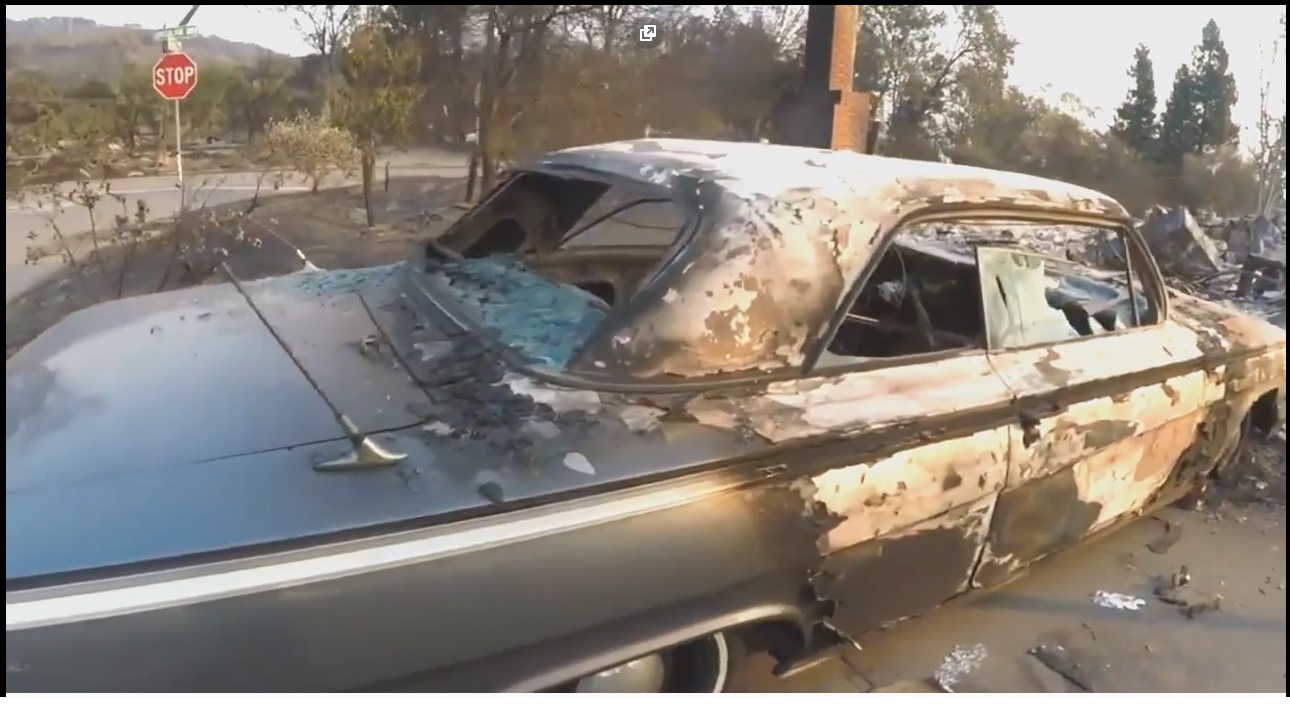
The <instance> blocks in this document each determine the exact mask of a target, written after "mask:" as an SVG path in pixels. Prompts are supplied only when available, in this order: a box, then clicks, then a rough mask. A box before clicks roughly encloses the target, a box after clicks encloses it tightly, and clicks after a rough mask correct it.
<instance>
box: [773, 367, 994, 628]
mask: <svg viewBox="0 0 1290 720" xmlns="http://www.w3.org/2000/svg"><path fill="white" fill-rule="evenodd" d="M907 360H908V362H906V363H904V364H900V365H897V366H892V367H883V368H877V369H862V368H858V369H856V370H855V371H853V372H850V373H847V374H845V375H842V376H839V377H834V378H832V379H830V380H828V381H824V382H821V381H817V380H807V381H802V382H798V383H783V384H780V387H778V388H776V389H775V390H774V391H773V392H772V393H771V394H770V395H771V396H770V398H769V399H770V400H771V401H772V402H774V403H776V404H777V405H778V406H780V407H784V406H789V407H794V408H796V412H795V413H793V415H794V416H795V420H793V421H788V420H787V419H786V418H785V417H784V416H783V415H781V416H780V417H779V418H778V419H775V420H769V419H768V422H767V426H765V427H763V428H762V432H770V433H773V432H776V431H775V430H772V429H770V428H769V424H770V422H774V423H775V424H776V426H777V427H778V428H779V432H781V433H783V435H781V438H782V439H785V440H787V439H791V438H790V437H789V435H790V434H791V433H794V432H809V433H811V434H815V433H820V434H823V433H836V432H846V433H849V434H851V435H853V437H852V438H851V439H848V440H845V441H840V442H832V443H830V444H828V445H826V446H823V447H819V448H815V449H813V450H812V451H811V452H810V453H809V454H808V455H806V456H805V457H802V456H800V455H799V457H798V459H797V460H796V461H794V462H792V463H791V464H790V467H792V468H793V471H794V473H799V472H800V473H801V474H802V475H803V477H802V479H801V480H799V484H800V485H799V486H800V488H801V492H802V493H803V494H804V496H806V497H808V499H809V500H810V502H812V503H813V504H814V505H815V507H817V508H818V509H819V510H820V511H821V512H822V513H825V514H827V516H828V517H829V518H830V522H829V523H828V525H829V526H830V527H827V528H823V529H822V532H821V535H820V537H819V541H818V549H819V551H820V554H821V555H822V557H823V565H822V568H821V572H820V573H819V574H818V575H817V576H816V578H815V579H814V581H813V585H814V587H815V589H816V591H817V592H818V593H819V594H820V596H821V597H824V598H826V599H828V600H830V601H832V602H833V603H834V608H835V609H834V613H833V618H832V621H833V622H834V624H835V625H836V626H837V627H839V628H841V629H843V630H845V631H846V632H850V633H859V632H863V631H866V630H871V629H875V628H878V627H881V626H883V625H885V624H888V623H891V622H894V621H897V620H900V619H902V618H905V617H910V616H913V615H918V614H921V613H923V612H925V611H927V610H930V609H932V608H934V607H936V606H937V605H939V604H940V603H942V602H944V601H945V600H946V599H948V598H950V597H953V596H954V595H957V594H959V593H960V592H962V591H963V590H965V589H966V588H967V587H968V586H969V584H970V581H971V578H972V571H973V568H974V567H975V566H976V564H977V561H978V558H979V556H980V552H981V549H982V547H983V544H984V540H985V535H986V531H987V529H988V527H989V523H990V516H991V511H992V509H993V506H994V501H995V498H996V497H997V495H998V492H999V491H1000V490H1001V489H1002V487H1003V486H1004V484H1005V482H1006V478H1007V462H1008V443H1009V438H1010V429H1009V427H1008V421H1007V418H1006V417H1004V416H1003V415H1001V414H1000V413H998V412H997V408H999V406H1000V405H1006V400H1007V397H1008V389H1007V387H1006V386H1004V385H1003V383H1002V382H1000V380H999V378H998V377H997V376H996V375H995V374H994V372H993V370H992V368H991V366H990V363H989V361H988V359H987V357H986V356H985V353H984V352H975V351H972V352H967V353H964V354H959V355H957V356H951V357H928V358H926V359H923V358H919V357H917V356H915V357H910V358H908V359H907Z"/></svg>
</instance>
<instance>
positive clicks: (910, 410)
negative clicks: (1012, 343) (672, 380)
mask: <svg viewBox="0 0 1290 720" xmlns="http://www.w3.org/2000/svg"><path fill="white" fill-rule="evenodd" d="M1011 399H1012V395H1011V393H1010V392H1009V390H1008V387H1007V386H1006V385H1004V384H1003V382H1002V381H1000V379H999V377H998V375H996V374H995V372H994V370H993V369H992V367H991V361H990V359H989V358H987V357H986V356H985V354H984V353H980V352H977V353H970V354H966V355H961V356H957V357H948V358H942V359H941V360H938V361H936V362H928V363H922V364H910V365H899V366H895V367H884V368H876V369H871V370H866V369H865V368H864V365H863V364H857V366H856V368H855V370H854V371H853V372H851V373H848V374H845V375H837V376H835V377H831V378H811V379H804V380H792V381H786V382H776V383H771V384H770V385H769V386H768V387H767V388H766V391H765V392H764V393H759V394H757V395H754V396H751V397H742V398H734V399H731V398H720V397H714V396H702V395H701V396H697V397H695V398H694V399H693V400H691V401H690V402H689V403H688V404H687V406H686V410H687V411H688V412H689V413H690V414H691V415H693V416H694V417H696V418H697V419H698V420H699V421H700V422H702V423H705V424H711V425H715V426H725V427H747V428H749V429H750V430H752V431H754V432H756V433H757V434H758V435H761V436H763V437H765V438H766V439H768V440H771V441H774V442H782V441H786V440H793V439H800V438H806V437H814V436H819V435H827V434H848V435H850V434H858V433H874V432H877V431H881V430H883V429H885V428H890V427H894V426H898V425H902V424H909V423H915V422H920V423H922V424H924V426H925V427H926V428H927V429H929V430H931V429H934V428H936V427H937V424H938V421H940V420H942V419H943V418H945V417H946V416H949V415H953V414H955V413H956V412H959V411H961V410H968V409H979V408H988V407H991V406H997V405H1003V404H1006V403H1008V402H1009V401H1011Z"/></svg>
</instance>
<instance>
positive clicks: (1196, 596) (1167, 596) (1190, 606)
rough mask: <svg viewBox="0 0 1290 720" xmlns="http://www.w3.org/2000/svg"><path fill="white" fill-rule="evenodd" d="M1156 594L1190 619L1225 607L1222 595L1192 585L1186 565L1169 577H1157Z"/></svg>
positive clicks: (1159, 598)
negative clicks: (1206, 591) (1203, 590)
mask: <svg viewBox="0 0 1290 720" xmlns="http://www.w3.org/2000/svg"><path fill="white" fill-rule="evenodd" d="M1155 595H1156V599H1157V600H1159V601H1160V602H1163V603H1165V604H1167V605H1172V606H1174V607H1176V608H1178V611H1179V612H1180V613H1182V615H1183V617H1185V618H1187V619H1188V620H1191V619H1194V618H1196V617H1197V616H1199V615H1202V614H1204V613H1207V612H1213V611H1215V610H1220V609H1222V607H1223V596H1222V595H1217V594H1214V593H1204V592H1201V591H1199V590H1197V589H1196V588H1195V587H1193V586H1192V584H1191V573H1190V572H1188V570H1187V566H1186V565H1184V566H1182V567H1181V568H1179V569H1178V571H1177V572H1175V573H1172V574H1171V575H1169V576H1168V577H1162V578H1157V580H1156V590H1155Z"/></svg>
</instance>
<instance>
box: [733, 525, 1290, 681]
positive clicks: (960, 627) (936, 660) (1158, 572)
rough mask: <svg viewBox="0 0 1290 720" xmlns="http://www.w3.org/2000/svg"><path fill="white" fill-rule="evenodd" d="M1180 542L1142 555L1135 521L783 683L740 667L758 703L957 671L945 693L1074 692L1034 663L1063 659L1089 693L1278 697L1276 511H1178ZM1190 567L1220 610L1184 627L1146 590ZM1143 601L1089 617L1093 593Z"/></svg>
mask: <svg viewBox="0 0 1290 720" xmlns="http://www.w3.org/2000/svg"><path fill="white" fill-rule="evenodd" d="M1164 517H1167V518H1168V519H1170V520H1172V521H1174V522H1177V523H1178V527H1180V528H1181V532H1182V534H1181V537H1180V538H1179V539H1178V541H1177V544H1176V545H1174V546H1173V547H1172V548H1170V549H1168V550H1167V552H1165V553H1163V554H1157V553H1155V552H1153V551H1151V550H1149V549H1148V548H1147V545H1148V544H1151V543H1152V542H1153V541H1155V540H1157V539H1159V538H1160V537H1161V536H1162V533H1163V526H1162V524H1161V523H1160V522H1159V521H1157V520H1144V521H1141V522H1138V523H1136V524H1134V525H1131V526H1129V527H1126V528H1124V529H1122V530H1120V531H1117V532H1115V533H1113V534H1111V535H1109V536H1107V537H1105V538H1103V539H1101V540H1098V541H1096V542H1094V543H1092V544H1091V545H1089V546H1087V547H1084V548H1079V549H1077V550H1074V551H1072V552H1069V553H1065V554H1063V555H1061V556H1058V557H1055V558H1052V559H1051V560H1050V561H1048V562H1045V563H1042V564H1041V565H1040V566H1039V567H1037V568H1036V569H1035V570H1033V571H1032V572H1031V573H1030V574H1028V575H1026V576H1024V577H1022V578H1021V579H1020V580H1018V581H1016V582H1014V583H1012V584H1010V585H1007V586H1006V587H1003V588H1001V589H999V590H996V591H994V592H993V593H990V594H987V595H983V596H979V597H976V598H970V599H967V601H959V602H956V603H951V604H950V605H948V606H946V607H943V608H941V609H939V610H936V611H933V612H931V613H929V614H928V615H927V616H925V617H922V618H916V619H913V620H909V621H906V622H905V623H902V624H900V625H897V626H896V627H895V628H893V629H891V630H888V631H885V632H879V633H873V634H872V635H870V636H868V637H862V638H860V639H859V641H860V644H861V646H862V648H863V650H862V651H860V652H852V651H848V652H847V653H846V654H845V655H843V657H842V658H841V659H840V660H833V661H829V662H826V663H823V664H821V665H817V666H815V667H813V668H810V669H809V670H806V671H803V672H802V673H800V674H798V675H795V676H793V677H791V678H788V679H786V680H774V679H773V678H771V677H770V676H769V674H768V668H769V662H768V661H761V662H759V663H755V664H754V665H753V666H752V667H750V668H749V670H748V672H749V673H750V677H749V681H750V684H751V685H752V687H753V689H754V691H756V692H873V691H881V692H937V690H934V689H932V686H931V684H930V683H928V682H927V679H928V678H930V677H932V676H933V675H935V674H936V673H937V671H938V669H942V668H947V669H948V668H949V666H951V665H955V664H956V663H955V662H954V659H956V658H957V659H958V660H959V661H960V662H959V663H957V664H958V665H959V666H960V670H961V672H959V673H957V679H958V680H959V683H958V685H956V686H955V687H954V691H955V692H1082V690H1081V689H1080V688H1079V687H1078V686H1076V685H1075V684H1074V683H1072V682H1071V681H1070V680H1068V679H1065V678H1063V677H1062V676H1061V675H1059V674H1058V673H1057V672H1054V671H1053V670H1052V669H1051V668H1050V667H1048V666H1047V665H1045V664H1044V663H1042V662H1040V661H1039V660H1037V659H1036V657H1035V656H1034V655H1033V654H1032V652H1031V651H1032V650H1033V649H1034V648H1036V647H1039V646H1049V647H1055V646H1061V647H1062V648H1063V649H1064V651H1065V653H1066V654H1067V656H1068V657H1069V659H1070V660H1071V661H1072V662H1073V663H1074V664H1075V666H1076V667H1074V668H1072V669H1071V670H1072V672H1071V674H1076V675H1078V676H1080V679H1082V681H1083V682H1084V683H1086V684H1088V685H1091V686H1092V689H1093V691H1094V692H1284V691H1285V689H1286V680H1285V671H1286V594H1285V579H1286V578H1285V571H1286V565H1285V559H1286V558H1285V552H1286V544H1285V543H1286V527H1285V510H1284V509H1281V510H1279V511H1265V510H1250V511H1246V512H1242V513H1240V514H1238V516H1236V517H1229V518H1228V519H1226V520H1222V521H1217V520H1215V519H1213V518H1212V517H1207V516H1203V515H1200V514H1197V513H1185V512H1182V511H1180V510H1177V509H1171V510H1168V511H1166V514H1165V516H1164ZM1182 566H1186V568H1187V570H1188V572H1189V574H1190V576H1191V583H1190V586H1191V587H1193V588H1195V589H1196V590H1197V591H1198V592H1201V593H1205V594H1209V593H1217V594H1220V595H1222V606H1221V608H1220V609H1218V610H1216V611H1213V612H1209V613H1205V614H1201V615H1197V616H1196V617H1194V618H1192V619H1188V618H1187V617H1186V616H1185V615H1184V614H1183V613H1181V612H1179V610H1178V608H1176V607H1172V606H1170V605H1167V604H1165V603H1162V602H1160V601H1158V600H1156V599H1154V598H1153V597H1152V586H1153V584H1154V580H1155V578H1157V577H1159V576H1169V575H1170V574H1171V573H1174V572H1176V571H1178V570H1179V569H1180V568H1181V567H1182ZM1099 590H1101V591H1106V592H1113V593H1123V594H1126V595H1130V596H1133V597H1137V598H1142V599H1143V600H1144V602H1145V604H1143V605H1142V606H1141V607H1139V608H1137V609H1122V610H1121V609H1109V608H1104V607H1099V606H1098V605H1097V604H1096V603H1095V602H1093V599H1092V596H1093V594H1094V593H1095V592H1097V591H1099Z"/></svg>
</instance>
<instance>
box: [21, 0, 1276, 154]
mask: <svg viewBox="0 0 1290 720" xmlns="http://www.w3.org/2000/svg"><path fill="white" fill-rule="evenodd" d="M190 7H191V6H189V5H9V6H7V7H6V8H5V16H6V17H8V18H13V19H23V18H29V17H40V16H47V15H51V14H58V15H61V16H73V17H84V18H89V19H91V20H95V21H98V22H100V23H103V24H109V25H126V24H134V25H142V26H144V27H160V26H162V25H164V24H167V23H169V24H175V23H178V22H179V20H180V19H182V18H183V16H184V14H185V13H186V12H187V11H188V9H189V8H190ZM271 7H272V6H264V8H265V9H263V10H251V9H248V8H247V6H245V5H205V6H202V8H201V10H199V11H198V12H197V15H196V17H195V18H194V19H193V24H195V25H196V26H197V28H198V30H199V31H200V32H201V33H202V34H204V35H216V36H219V37H223V38H226V39H229V40H240V41H243V42H251V43H255V44H257V45H262V46H264V47H267V48H269V49H272V50H276V51H278V52H282V53H286V54H290V55H303V54H305V53H307V52H308V49H307V48H306V46H305V44H304V43H303V42H302V41H301V40H300V37H299V34H298V33H297V32H296V31H295V28H294V27H293V26H292V23H291V21H290V20H289V19H288V18H286V17H283V16H282V15H280V14H278V13H275V12H273V11H272V10H270V9H269V8H271ZM1284 10H1285V5H1210V4H1204V5H1001V6H999V11H1000V14H1001V15H1002V17H1003V20H1004V23H1005V25H1006V27H1007V29H1008V31H1009V32H1010V33H1012V35H1013V36H1014V37H1015V38H1017V40H1018V43H1019V45H1018V48H1017V62H1016V65H1015V66H1014V69H1013V71H1012V81H1013V82H1014V83H1016V84H1017V85H1018V86H1020V87H1021V88H1023V89H1025V90H1027V91H1030V92H1040V93H1043V94H1044V95H1046V96H1047V97H1049V98H1050V99H1053V100H1057V99H1059V98H1060V97H1061V96H1062V95H1063V94H1066V93H1069V94H1072V95H1074V96H1076V97H1078V98H1079V100H1080V101H1081V103H1082V104H1083V105H1085V106H1086V107H1088V108H1090V109H1091V110H1092V111H1093V119H1094V121H1095V122H1097V123H1099V124H1105V123H1109V122H1110V120H1111V118H1112V117H1113V114H1114V112H1115V108H1116V106H1117V105H1119V104H1120V102H1121V101H1123V99H1124V96H1125V93H1126V92H1127V90H1128V84H1129V79H1128V77H1127V76H1126V75H1125V73H1126V71H1127V70H1128V68H1129V66H1130V64H1131V63H1132V61H1133V48H1134V47H1135V46H1136V45H1137V44H1138V43H1143V44H1145V45H1146V46H1147V47H1148V48H1150V50H1151V56H1152V59H1153V60H1154V61H1155V70H1156V83H1157V86H1158V87H1157V90H1156V92H1157V95H1158V96H1159V98H1160V105H1159V109H1161V110H1163V109H1164V101H1165V98H1167V97H1168V96H1169V86H1170V84H1171V83H1172V81H1173V75H1174V70H1175V69H1176V68H1177V67H1178V65H1180V64H1181V63H1183V62H1186V61H1187V59H1188V58H1189V57H1190V55H1191V50H1192V48H1193V47H1194V46H1195V45H1196V43H1197V42H1199V41H1200V32H1201V28H1202V27H1204V25H1205V23H1206V22H1207V21H1208V20H1210V19H1213V20H1215V21H1217V22H1218V25H1219V28H1221V29H1222V31H1223V39H1224V40H1225V42H1226V45H1227V50H1228V53H1229V55H1230V56H1231V68H1232V72H1233V74H1234V75H1235V77H1236V84H1237V89H1238V92H1239V95H1240V97H1239V100H1238V101H1237V106H1236V110H1235V116H1236V117H1235V119H1236V121H1237V122H1238V123H1240V124H1241V125H1242V126H1243V127H1244V128H1246V129H1247V130H1248V129H1250V128H1252V127H1253V124H1254V121H1255V118H1257V117H1258V110H1259V90H1260V88H1261V87H1262V86H1263V83H1264V79H1265V78H1272V79H1273V80H1274V81H1273V83H1272V93H1273V97H1274V98H1275V104H1274V105H1273V107H1281V105H1282V104H1283V103H1284V102H1285V96H1286V66H1285V61H1284V56H1282V58H1281V60H1280V61H1279V62H1278V64H1277V65H1276V71H1275V73H1271V74H1270V73H1267V72H1264V73H1263V76H1264V77H1261V73H1260V69H1261V68H1263V67H1265V66H1266V65H1267V63H1268V59H1267V58H1268V57H1269V53H1270V51H1271V45H1272V41H1273V40H1274V39H1275V37H1276V36H1277V34H1278V32H1279V27H1280V25H1279V22H1278V21H1279V18H1280V15H1281V13H1282V12H1284ZM1247 137H1248V136H1247Z"/></svg>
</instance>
